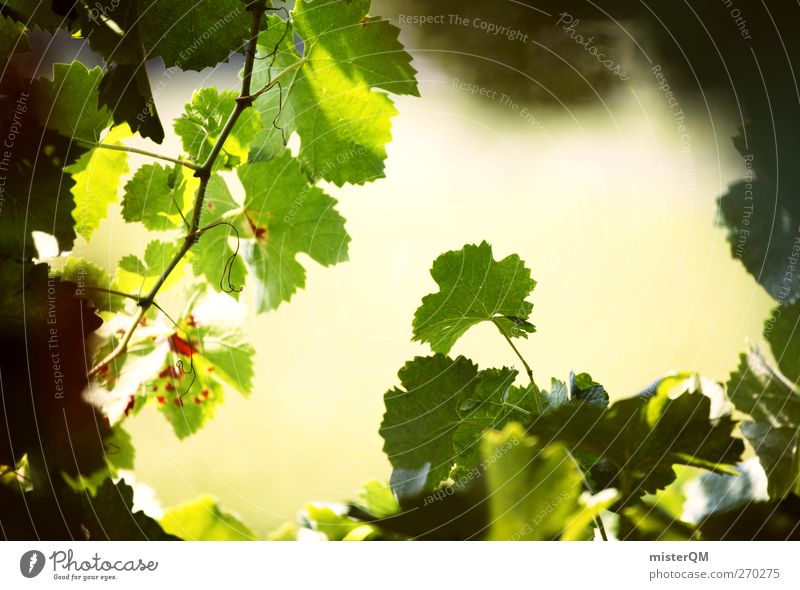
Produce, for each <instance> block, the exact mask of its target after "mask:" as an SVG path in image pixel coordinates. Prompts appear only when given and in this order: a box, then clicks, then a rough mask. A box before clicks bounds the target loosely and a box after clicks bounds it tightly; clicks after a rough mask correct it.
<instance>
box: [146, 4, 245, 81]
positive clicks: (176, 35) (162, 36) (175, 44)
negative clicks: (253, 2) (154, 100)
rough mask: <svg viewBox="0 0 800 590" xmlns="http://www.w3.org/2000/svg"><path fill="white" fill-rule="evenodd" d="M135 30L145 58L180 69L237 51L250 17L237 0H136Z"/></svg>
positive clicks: (204, 64) (214, 61)
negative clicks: (157, 58)
mask: <svg viewBox="0 0 800 590" xmlns="http://www.w3.org/2000/svg"><path fill="white" fill-rule="evenodd" d="M138 4H139V18H140V20H139V21H138V24H137V27H136V28H137V30H138V33H139V38H140V39H141V42H142V45H143V46H144V48H145V54H146V56H147V58H148V59H151V58H154V57H156V56H160V57H161V58H162V59H163V60H164V63H166V64H168V65H176V66H178V67H180V68H181V69H183V70H197V71H200V70H202V69H203V68H207V67H210V66H214V65H216V64H218V63H220V62H223V61H226V60H227V59H228V56H229V55H230V54H231V53H233V52H237V51H238V52H241V51H242V45H243V42H244V40H245V39H246V38H247V37H248V35H249V32H250V26H251V23H252V20H253V19H252V17H251V16H250V14H249V13H248V12H247V6H246V3H244V2H241V0H139V2H138Z"/></svg>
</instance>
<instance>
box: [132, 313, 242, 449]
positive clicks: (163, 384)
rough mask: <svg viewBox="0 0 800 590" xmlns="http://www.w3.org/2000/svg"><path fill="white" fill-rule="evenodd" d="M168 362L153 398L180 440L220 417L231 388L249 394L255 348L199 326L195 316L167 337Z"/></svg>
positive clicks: (151, 389)
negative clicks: (217, 411) (217, 412)
mask: <svg viewBox="0 0 800 590" xmlns="http://www.w3.org/2000/svg"><path fill="white" fill-rule="evenodd" d="M167 345H168V346H169V349H170V351H171V355H170V357H169V358H170V360H168V364H167V365H166V366H164V367H163V369H162V370H161V371H160V372H159V374H158V377H157V379H155V380H154V381H153V382H152V383H150V384H149V385H148V389H147V391H148V394H147V395H148V399H150V400H151V401H153V402H155V404H156V406H157V407H158V409H159V411H160V412H161V413H162V414H164V415H165V416H166V418H167V419H168V420H169V421H170V423H171V424H172V427H173V429H174V430H175V434H176V435H177V436H178V438H185V437H187V436H189V435H191V434H194V433H195V432H197V431H198V430H199V429H200V428H201V427H202V426H203V425H204V424H205V423H206V422H207V421H208V420H210V419H211V418H212V417H213V416H214V414H215V413H216V409H217V406H218V405H219V404H220V403H221V402H222V400H223V397H224V395H225V386H228V387H232V388H234V389H236V390H237V391H239V392H240V393H241V394H243V395H248V394H249V392H250V389H251V387H252V379H253V356H254V355H255V350H253V347H252V346H251V345H249V344H247V343H246V342H245V341H244V339H243V337H242V335H241V334H240V333H239V332H238V331H236V330H226V329H223V328H221V327H219V326H215V325H210V324H209V325H202V324H198V323H197V322H196V321H195V319H194V317H193V316H191V315H190V316H189V317H188V318H187V319H186V320H185V321H184V322H181V324H180V327H179V329H178V330H177V331H176V332H175V333H173V334H172V335H171V336H170V337H169V338H168V339H167Z"/></svg>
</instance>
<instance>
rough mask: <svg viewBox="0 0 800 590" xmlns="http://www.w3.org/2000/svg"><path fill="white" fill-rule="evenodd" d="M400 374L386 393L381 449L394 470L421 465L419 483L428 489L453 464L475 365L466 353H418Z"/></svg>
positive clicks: (473, 383) (474, 379)
mask: <svg viewBox="0 0 800 590" xmlns="http://www.w3.org/2000/svg"><path fill="white" fill-rule="evenodd" d="M398 377H399V378H400V382H401V384H402V389H397V388H396V389H391V390H389V391H388V392H387V393H386V394H385V395H384V402H385V404H386V413H385V414H384V416H383V422H382V423H381V427H380V430H379V431H378V432H379V433H380V435H381V436H382V437H383V440H384V445H383V450H384V452H385V453H386V455H387V456H388V457H389V461H391V463H392V466H393V467H394V468H395V470H398V469H400V470H415V471H416V470H420V469H424V472H423V474H422V477H421V478H420V479H421V480H422V487H423V489H426V490H432V489H434V488H435V487H436V486H437V485H438V484H439V482H441V481H442V480H444V479H447V477H448V476H449V475H450V469H451V468H452V466H453V463H454V462H455V452H454V449H453V435H454V433H455V431H456V429H457V427H458V426H459V422H460V416H459V413H458V408H459V406H460V405H461V403H462V402H463V399H464V398H465V397H468V396H470V395H472V394H474V391H475V387H476V385H477V382H478V367H477V366H475V365H474V364H472V362H470V361H469V360H467V359H466V358H464V357H458V358H457V359H455V360H452V359H450V358H448V357H445V356H444V355H436V356H433V357H425V358H423V357H417V358H416V359H414V360H413V361H410V362H408V363H406V365H405V366H404V367H403V368H402V369H401V370H400V372H399V373H398ZM392 485H393V487H395V486H396V483H395V482H394V481H393V482H392Z"/></svg>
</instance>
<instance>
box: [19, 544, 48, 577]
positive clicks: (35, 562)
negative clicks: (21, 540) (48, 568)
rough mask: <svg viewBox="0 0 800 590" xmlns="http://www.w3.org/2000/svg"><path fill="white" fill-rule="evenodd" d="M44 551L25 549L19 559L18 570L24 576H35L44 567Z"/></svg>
mask: <svg viewBox="0 0 800 590" xmlns="http://www.w3.org/2000/svg"><path fill="white" fill-rule="evenodd" d="M44 563H45V559H44V553H42V552H41V551H36V549H33V550H32V551H26V552H25V553H23V555H22V557H21V558H20V560H19V571H20V572H22V575H23V576H25V577H26V578H35V577H36V576H38V575H39V574H41V573H42V570H43V569H44Z"/></svg>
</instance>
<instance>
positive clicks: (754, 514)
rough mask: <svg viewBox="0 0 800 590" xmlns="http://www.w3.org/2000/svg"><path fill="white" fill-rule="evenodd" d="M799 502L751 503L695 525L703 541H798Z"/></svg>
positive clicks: (790, 499)
mask: <svg viewBox="0 0 800 590" xmlns="http://www.w3.org/2000/svg"><path fill="white" fill-rule="evenodd" d="M798 522H800V498H798V497H797V496H795V495H793V494H792V495H789V496H787V497H786V498H784V499H782V500H779V501H776V502H751V503H749V504H747V505H745V506H744V507H741V508H736V509H734V510H728V511H725V512H717V513H715V514H711V515H709V516H707V517H706V518H705V519H703V521H702V522H701V523H700V524H699V528H700V533H701V535H702V539H703V540H704V541H800V527H799V526H797V523H798Z"/></svg>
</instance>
